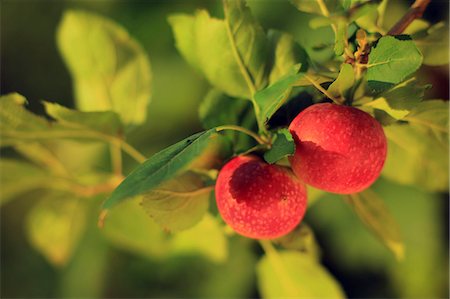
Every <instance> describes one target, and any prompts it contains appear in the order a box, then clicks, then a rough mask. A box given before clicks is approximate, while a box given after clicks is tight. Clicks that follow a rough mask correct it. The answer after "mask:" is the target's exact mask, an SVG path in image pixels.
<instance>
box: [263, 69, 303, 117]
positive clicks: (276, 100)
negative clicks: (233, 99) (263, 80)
mask: <svg viewBox="0 0 450 299" xmlns="http://www.w3.org/2000/svg"><path fill="white" fill-rule="evenodd" d="M299 70H300V65H296V66H294V67H293V68H291V70H290V72H289V73H288V74H286V75H285V76H283V77H282V78H281V79H279V80H278V81H277V82H275V83H273V84H272V85H270V86H269V87H267V88H265V89H263V90H261V91H259V92H257V93H256V95H255V102H256V105H257V109H258V111H259V114H257V115H258V117H259V119H258V120H257V121H258V122H259V123H260V125H261V126H263V125H264V124H265V123H267V121H269V119H270V117H271V116H272V115H273V114H274V113H275V112H276V111H277V110H278V109H279V108H280V107H281V106H282V105H283V104H284V102H285V101H286V100H287V99H288V97H289V95H290V93H291V91H292V87H293V85H294V84H295V83H296V82H297V81H298V80H299V79H300V78H301V77H302V76H303V75H304V74H303V73H299Z"/></svg>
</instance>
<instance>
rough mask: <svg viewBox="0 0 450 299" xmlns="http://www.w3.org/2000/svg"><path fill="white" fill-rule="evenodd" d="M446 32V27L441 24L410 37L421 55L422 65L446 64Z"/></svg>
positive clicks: (447, 55) (447, 43)
mask: <svg viewBox="0 0 450 299" xmlns="http://www.w3.org/2000/svg"><path fill="white" fill-rule="evenodd" d="M448 30H449V28H448V25H446V24H444V23H442V22H441V23H437V24H436V25H433V26H431V27H429V28H427V29H426V31H425V32H418V33H416V34H413V35H412V38H413V40H414V42H415V43H416V45H417V48H419V50H420V52H421V53H422V55H423V64H426V65H432V66H436V65H446V64H448V62H449V53H448V47H449V41H448V38H449V37H448Z"/></svg>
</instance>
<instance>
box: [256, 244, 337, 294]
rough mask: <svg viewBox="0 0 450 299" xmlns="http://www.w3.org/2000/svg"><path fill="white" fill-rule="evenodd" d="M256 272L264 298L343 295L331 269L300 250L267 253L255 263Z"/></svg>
mask: <svg viewBox="0 0 450 299" xmlns="http://www.w3.org/2000/svg"><path fill="white" fill-rule="evenodd" d="M257 275H258V286H259V290H260V292H261V295H262V297H263V298H345V295H344V292H343V291H342V289H341V287H340V286H339V284H338V282H337V281H336V280H335V279H334V278H333V277H332V276H331V275H330V273H328V271H327V270H326V269H325V268H324V267H323V266H322V265H320V264H319V263H318V262H317V261H316V260H314V258H312V257H311V256H308V255H305V254H303V253H300V252H293V251H283V252H279V253H277V252H271V253H269V254H266V255H265V256H264V257H263V258H262V259H261V260H260V262H259V263H258V265H257Z"/></svg>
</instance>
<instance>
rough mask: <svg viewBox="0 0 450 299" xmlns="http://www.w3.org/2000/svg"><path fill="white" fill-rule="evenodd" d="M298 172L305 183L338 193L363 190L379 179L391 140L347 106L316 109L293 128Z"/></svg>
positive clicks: (293, 159) (372, 121)
mask: <svg viewBox="0 0 450 299" xmlns="http://www.w3.org/2000/svg"><path fill="white" fill-rule="evenodd" d="M289 130H290V132H291V133H292V135H293V137H294V140H295V143H296V151H295V154H294V155H293V156H292V157H291V158H290V163H291V166H292V169H293V170H294V173H295V174H296V175H297V176H298V177H299V178H301V179H302V180H303V181H304V182H305V183H306V184H309V185H311V186H313V187H316V188H319V189H322V190H325V191H328V192H333V193H340V194H350V193H356V192H360V191H362V190H364V189H366V188H367V187H369V186H370V185H371V184H372V183H373V182H374V181H375V180H376V179H377V178H378V176H379V175H380V172H381V170H382V168H383V164H384V161H385V160H386V153H387V142H386V136H385V135H384V132H383V128H382V127H381V125H380V124H379V123H378V122H377V121H376V120H375V119H374V118H373V117H372V116H370V115H369V114H367V113H366V112H363V111H361V110H359V109H356V108H354V107H349V106H341V105H335V104H329V103H325V104H316V105H312V106H310V107H308V108H306V109H305V110H303V111H302V112H301V113H299V114H298V115H297V116H296V118H295V119H294V120H293V121H292V123H291V124H290V126H289Z"/></svg>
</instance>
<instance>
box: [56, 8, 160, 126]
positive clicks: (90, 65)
mask: <svg viewBox="0 0 450 299" xmlns="http://www.w3.org/2000/svg"><path fill="white" fill-rule="evenodd" d="M57 40H58V48H59V50H60V52H61V54H62V56H63V58H64V61H65V63H66V65H67V67H68V68H69V70H70V72H71V75H72V78H73V80H74V88H75V97H76V101H77V107H78V108H79V109H80V110H83V111H100V110H113V111H115V112H117V113H118V114H119V115H120V117H121V119H122V121H123V122H124V123H125V124H140V123H142V122H144V121H145V118H146V112H147V105H148V103H149V100H150V95H151V92H150V90H151V72H150V64H149V61H148V59H147V57H146V54H145V52H144V50H143V49H142V48H141V46H140V45H139V44H138V43H137V42H136V41H135V40H134V39H132V38H131V37H130V36H129V35H128V33H127V32H126V31H125V29H124V28H122V27H121V26H119V25H118V24H116V23H114V22H113V21H111V20H109V19H107V18H104V17H101V16H98V15H95V14H92V13H88V12H83V11H74V10H70V11H67V12H66V13H65V14H64V16H63V19H62V21H61V23H60V25H59V28H58V33H57Z"/></svg>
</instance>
